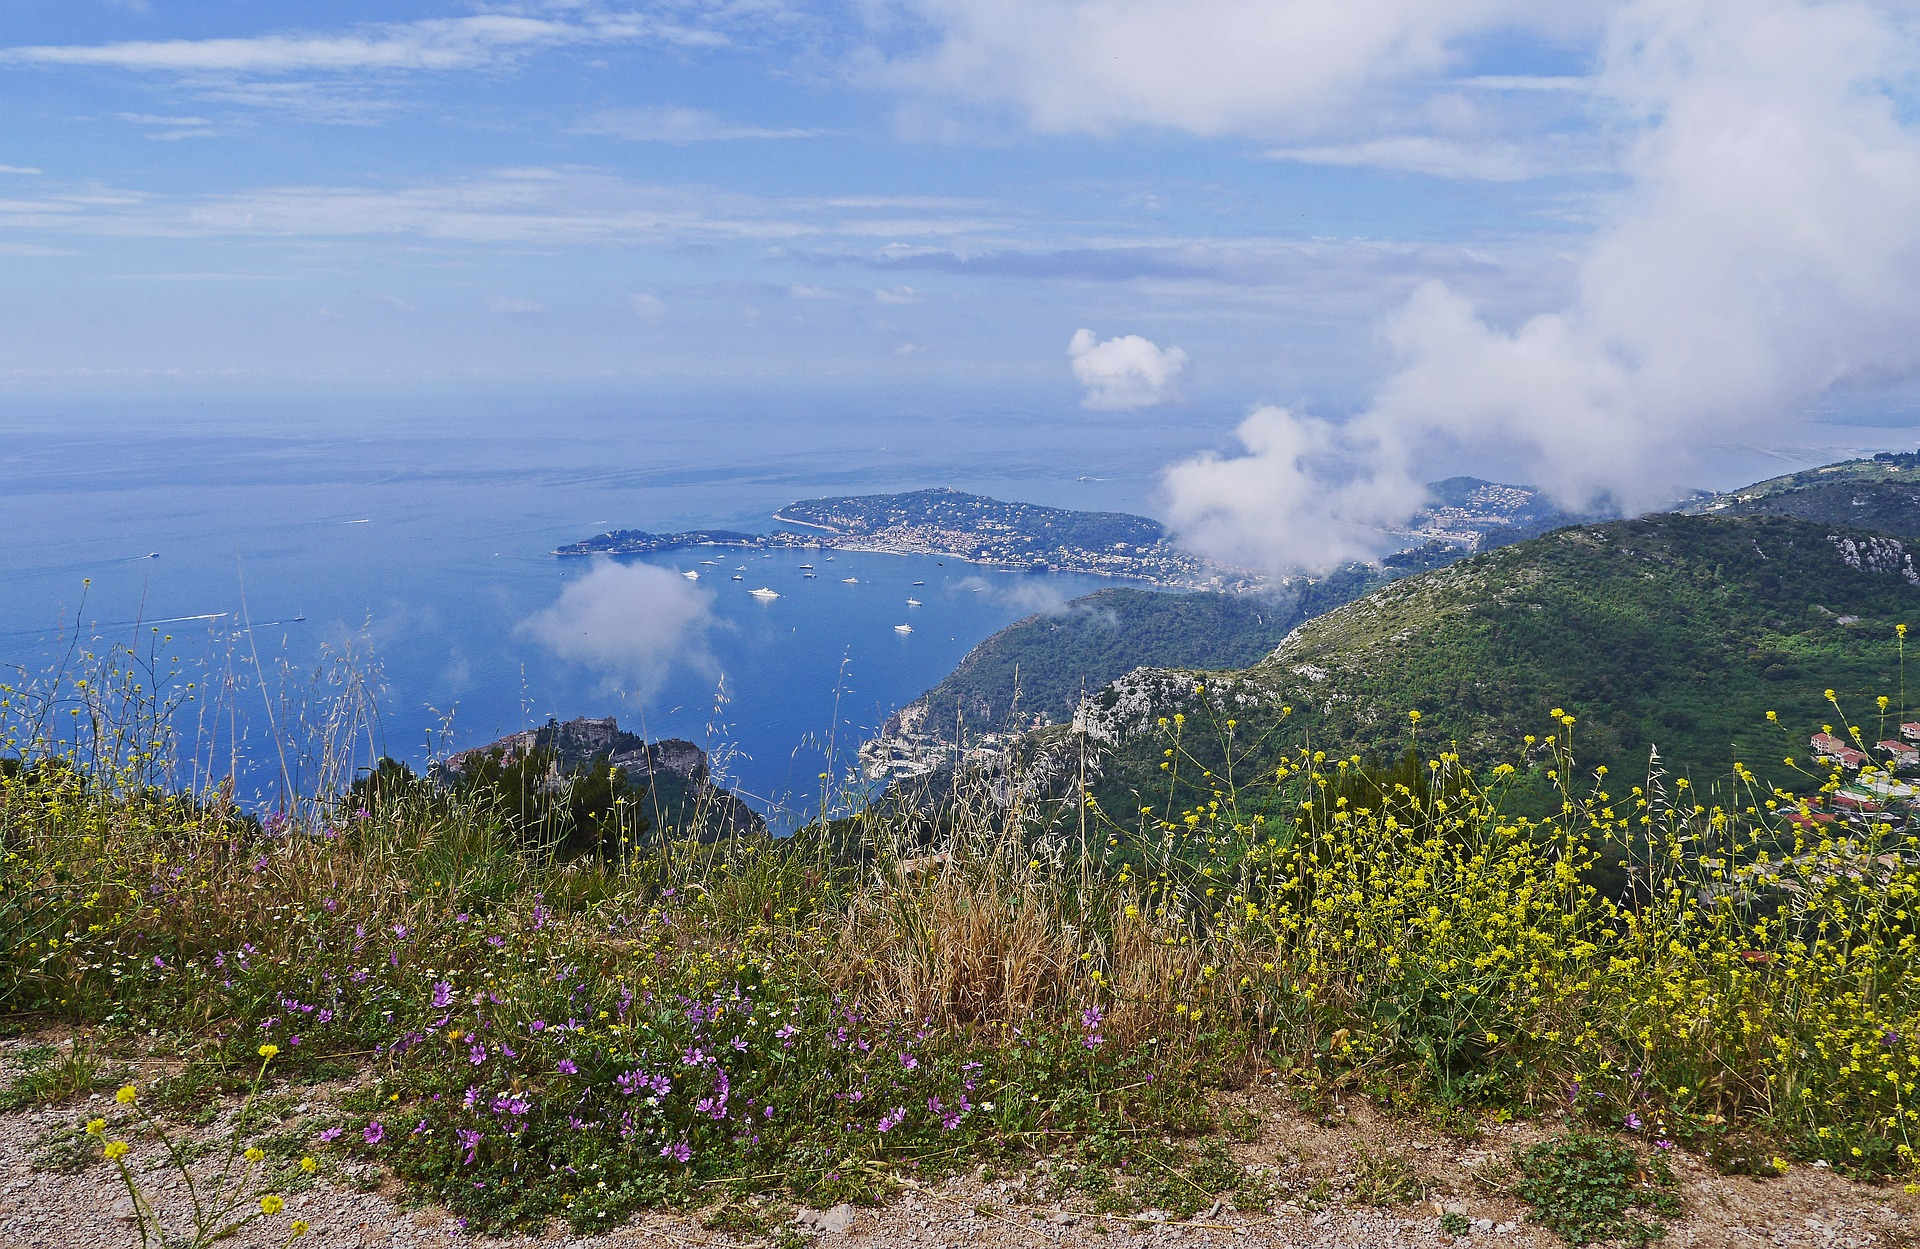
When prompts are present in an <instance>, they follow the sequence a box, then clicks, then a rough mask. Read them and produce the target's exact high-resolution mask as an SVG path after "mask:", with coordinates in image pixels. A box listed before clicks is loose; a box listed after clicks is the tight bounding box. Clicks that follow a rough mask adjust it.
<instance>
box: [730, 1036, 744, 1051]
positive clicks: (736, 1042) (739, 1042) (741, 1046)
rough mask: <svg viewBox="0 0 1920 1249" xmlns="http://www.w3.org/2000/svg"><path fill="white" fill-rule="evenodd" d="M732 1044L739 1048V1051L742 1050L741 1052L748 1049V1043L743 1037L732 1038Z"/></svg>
mask: <svg viewBox="0 0 1920 1249" xmlns="http://www.w3.org/2000/svg"><path fill="white" fill-rule="evenodd" d="M731 1044H732V1046H733V1048H735V1049H736V1050H739V1051H740V1052H742V1053H745V1052H746V1049H747V1043H746V1042H745V1041H744V1040H742V1039H741V1038H739V1037H735V1038H733V1040H732V1042H731Z"/></svg>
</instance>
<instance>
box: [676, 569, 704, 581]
mask: <svg viewBox="0 0 1920 1249" xmlns="http://www.w3.org/2000/svg"><path fill="white" fill-rule="evenodd" d="M680 575H681V576H683V577H685V578H686V579H687V580H688V581H698V580H700V570H699V569H697V568H689V569H687V570H686V571H685V572H683V573H681V574H680Z"/></svg>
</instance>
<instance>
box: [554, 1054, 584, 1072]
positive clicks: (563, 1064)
mask: <svg viewBox="0 0 1920 1249" xmlns="http://www.w3.org/2000/svg"><path fill="white" fill-rule="evenodd" d="M555 1068H556V1069H557V1070H558V1071H559V1072H560V1074H561V1075H563V1076H577V1075H579V1074H580V1068H578V1067H576V1066H574V1065H573V1059H571V1058H562V1059H561V1060H560V1061H559V1062H558V1063H556V1064H555Z"/></svg>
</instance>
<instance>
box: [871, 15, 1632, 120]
mask: <svg viewBox="0 0 1920 1249" xmlns="http://www.w3.org/2000/svg"><path fill="white" fill-rule="evenodd" d="M1602 3H1603V0H1561V2H1560V3H1556V4H1540V3H1537V0H1369V2H1368V3H1364V4H1355V3H1351V2H1350V0H897V3H896V4H895V5H894V6H893V7H895V8H899V9H904V10H906V11H908V12H909V13H910V14H911V16H912V17H914V18H915V19H917V20H918V21H920V22H922V23H924V24H925V25H927V26H929V27H931V28H932V29H933V30H934V32H935V34H936V38H935V44H934V46H933V47H932V48H931V49H930V50H928V51H926V52H924V53H921V54H918V55H913V56H908V57H901V58H897V59H894V60H892V61H889V62H885V63H883V64H882V65H881V66H880V68H878V69H877V70H876V71H875V76H876V77H877V78H878V79H879V80H880V81H882V82H885V83H888V84H891V85H893V86H895V87H898V88H902V89H905V90H906V91H908V92H909V93H912V94H915V95H919V96H923V97H927V96H930V97H935V98H946V99H958V100H961V101H963V102H971V103H984V104H988V105H999V106H1006V107H1011V108H1012V109H1014V110H1015V111H1016V112H1018V113H1019V114H1021V115H1023V116H1024V118H1025V119H1026V121H1027V122H1028V123H1029V124H1030V125H1032V126H1033V127H1034V128H1036V129H1038V130H1042V131H1048V132H1055V133H1060V132H1093V133H1102V132H1107V131H1111V130H1114V129H1116V128H1119V127H1123V126H1129V125H1136V124H1146V125H1152V126H1169V127H1174V128H1178V129H1181V130H1186V131H1189V132H1192V133H1195V134H1202V135H1219V134H1236V133H1237V134H1255V135H1260V136H1278V135H1284V134H1312V133H1316V132H1320V131H1326V130H1329V129H1332V130H1339V129H1345V128H1348V127H1350V125H1351V124H1352V122H1353V121H1354V119H1355V118H1356V117H1372V116H1375V115H1378V114H1380V113H1381V112H1382V111H1383V110H1385V109H1386V108H1388V107H1389V106H1390V104H1391V103H1392V100H1391V92H1392V91H1393V89H1394V88H1396V87H1397V86H1399V85H1400V84H1402V83H1404V82H1406V81H1408V80H1415V79H1421V80H1439V79H1441V78H1444V76H1445V75H1446V74H1447V73H1448V72H1449V71H1451V70H1452V69H1453V68H1454V67H1455V65H1456V62H1458V61H1459V60H1460V59H1461V56H1460V53H1459V52H1458V51H1457V47H1456V45H1458V44H1459V43H1461V42H1462V41H1464V40H1466V39H1468V38H1470V37H1472V36H1475V35H1478V34H1482V33H1486V32H1490V31H1495V30H1500V31H1503V32H1514V31H1522V30H1524V31H1533V32H1545V33H1547V34H1548V35H1559V34H1564V33H1566V32H1569V31H1574V30H1579V29H1583V28H1586V27H1588V26H1590V24H1591V21H1592V17H1593V14H1594V13H1595V12H1596V11H1597V10H1598V9H1599V8H1600V7H1601V4H1602Z"/></svg>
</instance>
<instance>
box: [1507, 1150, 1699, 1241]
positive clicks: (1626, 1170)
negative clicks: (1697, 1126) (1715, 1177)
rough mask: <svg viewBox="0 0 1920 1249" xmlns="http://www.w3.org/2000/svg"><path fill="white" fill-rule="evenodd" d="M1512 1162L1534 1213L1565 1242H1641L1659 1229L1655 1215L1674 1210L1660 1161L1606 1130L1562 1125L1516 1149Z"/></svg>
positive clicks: (1666, 1171)
mask: <svg viewBox="0 0 1920 1249" xmlns="http://www.w3.org/2000/svg"><path fill="white" fill-rule="evenodd" d="M1514 1166H1515V1168H1516V1169H1517V1170H1518V1171H1519V1172H1520V1183H1519V1185H1518V1186H1517V1190H1516V1191H1517V1192H1518V1193H1519V1195H1520V1196H1521V1198H1523V1199H1524V1200H1525V1201H1526V1202H1527V1203H1528V1204H1529V1205H1531V1206H1532V1207H1533V1218H1534V1219H1535V1220H1536V1221H1537V1222H1539V1223H1540V1224H1541V1225H1542V1226H1544V1227H1546V1228H1547V1229H1548V1230H1550V1231H1552V1232H1554V1233H1556V1234H1557V1235H1559V1236H1560V1238H1561V1239H1563V1240H1565V1241H1566V1242H1567V1243H1568V1244H1570V1245H1585V1244H1590V1243H1592V1242H1594V1241H1596V1240H1623V1241H1625V1242H1626V1243H1628V1244H1632V1245H1641V1244H1645V1243H1646V1242H1648V1241H1650V1240H1655V1239H1658V1238H1659V1237H1660V1236H1662V1235H1664V1234H1665V1232H1666V1226H1665V1224H1664V1223H1663V1222H1662V1221H1661V1219H1660V1218H1659V1217H1658V1216H1659V1215H1662V1214H1674V1213H1677V1212H1678V1211H1679V1209H1680V1201H1679V1198H1677V1197H1675V1196H1674V1195H1673V1194H1672V1193H1671V1192H1670V1191H1668V1190H1670V1189H1671V1188H1672V1187H1673V1184H1674V1179H1673V1172H1672V1171H1671V1170H1670V1169H1669V1168H1668V1167H1667V1164H1666V1162H1665V1160H1664V1159H1661V1158H1658V1157H1655V1158H1653V1159H1650V1160H1647V1161H1645V1162H1643V1161H1642V1160H1641V1158H1640V1155H1639V1154H1638V1153H1636V1152H1634V1150H1633V1149H1632V1148H1631V1147H1630V1146H1627V1145H1623V1144H1621V1143H1620V1142H1619V1141H1616V1140H1614V1139H1613V1138H1611V1137H1607V1136H1595V1135H1590V1134H1588V1133H1584V1132H1578V1131H1569V1132H1567V1133H1565V1134H1563V1135H1560V1136H1556V1137H1554V1138H1553V1139H1551V1140H1547V1141H1542V1142H1541V1143H1540V1144H1538V1145H1533V1146H1529V1147H1528V1148H1525V1149H1521V1150H1518V1151H1516V1152H1515V1154H1514ZM1642 1212H1645V1213H1644V1214H1643V1213H1642Z"/></svg>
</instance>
